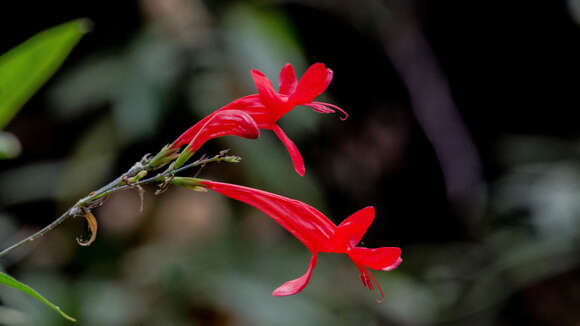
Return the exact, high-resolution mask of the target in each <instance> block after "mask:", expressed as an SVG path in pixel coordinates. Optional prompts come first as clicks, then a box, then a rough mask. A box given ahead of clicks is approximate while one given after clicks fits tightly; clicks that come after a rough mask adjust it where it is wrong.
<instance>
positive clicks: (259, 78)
mask: <svg viewBox="0 0 580 326" xmlns="http://www.w3.org/2000/svg"><path fill="white" fill-rule="evenodd" d="M252 78H253V79H254V83H255V84H256V88H257V89H258V94H260V99H261V100H262V102H264V104H265V105H266V107H268V108H270V109H271V110H273V111H274V112H278V111H284V109H285V105H284V102H283V101H282V99H281V98H280V95H278V93H276V91H275V90H274V86H272V82H271V81H270V80H269V79H268V78H267V77H266V76H265V75H264V74H263V73H262V72H261V71H259V70H256V69H253V70H252Z"/></svg>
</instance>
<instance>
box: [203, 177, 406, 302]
mask: <svg viewBox="0 0 580 326" xmlns="http://www.w3.org/2000/svg"><path fill="white" fill-rule="evenodd" d="M200 184H201V185H203V186H205V187H207V188H209V189H212V190H214V191H216V192H219V193H221V194H222V195H225V196H228V197H231V198H233V199H236V200H239V201H242V202H244V203H246V204H249V205H252V206H254V207H256V208H257V209H259V210H261V211H262V212H264V213H265V214H266V215H268V216H270V217H271V218H272V219H274V220H275V221H276V222H278V224H280V225H281V226H282V227H283V228H285V229H286V230H288V231H289V232H290V233H292V235H294V236H295V237H296V238H297V239H298V240H300V241H301V242H302V243H303V244H304V245H305V246H306V247H307V248H308V249H309V250H310V252H311V253H312V258H311V259H310V265H309V266H308V269H307V271H306V273H305V274H304V275H302V276H301V277H299V278H297V279H295V280H291V281H288V282H286V283H284V284H283V285H282V286H280V287H278V288H277V289H276V290H274V292H272V294H273V295H275V296H286V295H293V294H296V293H299V292H300V291H302V290H303V289H304V288H305V287H306V285H307V284H308V281H309V280H310V275H311V274H312V270H313V269H314V266H316V260H317V257H318V253H319V252H334V253H343V254H346V255H348V256H349V257H350V259H351V260H352V261H353V262H354V263H355V265H356V267H357V268H358V270H359V271H360V278H361V281H362V283H363V285H364V286H365V287H367V288H369V290H372V289H373V288H374V286H373V282H374V283H375V284H376V286H377V288H378V290H379V292H380V294H381V301H382V299H383V298H384V294H383V291H382V289H381V287H380V285H379V284H378V283H377V281H376V280H375V279H374V277H373V276H372V274H371V273H370V271H369V268H371V269H376V270H382V271H390V270H392V269H394V268H396V267H397V266H398V265H399V264H400V263H401V262H402V259H401V249H399V248H396V247H381V248H373V249H370V248H363V247H359V246H357V245H358V243H359V242H360V240H361V239H362V237H363V235H364V234H365V232H366V231H367V229H368V228H369V226H370V225H371V223H372V221H373V219H374V217H375V209H374V208H373V207H365V208H363V209H361V210H359V211H358V212H356V213H354V214H352V215H351V216H350V217H348V218H347V219H346V220H344V221H343V222H342V223H341V224H340V225H338V226H336V225H335V224H334V223H333V222H332V221H331V220H329V219H328V218H327V217H326V216H324V214H322V213H321V212H319V211H318V210H316V209H315V208H314V207H312V206H309V205H307V204H305V203H303V202H300V201H298V200H294V199H291V198H287V197H283V196H280V195H276V194H272V193H269V192H266V191H262V190H258V189H252V188H248V187H243V186H238V185H234V184H228V183H221V182H214V181H209V180H201V181H200Z"/></svg>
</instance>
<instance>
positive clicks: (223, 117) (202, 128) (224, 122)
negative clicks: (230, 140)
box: [171, 110, 260, 153]
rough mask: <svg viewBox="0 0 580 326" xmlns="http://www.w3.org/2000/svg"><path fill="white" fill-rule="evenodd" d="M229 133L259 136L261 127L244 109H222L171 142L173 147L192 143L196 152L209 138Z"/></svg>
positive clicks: (192, 150)
mask: <svg viewBox="0 0 580 326" xmlns="http://www.w3.org/2000/svg"><path fill="white" fill-rule="evenodd" d="M228 135H234V136H239V137H244V138H258V136H259V135H260V129H259V128H258V126H257V125H256V122H255V121H254V119H252V117H251V116H250V115H249V114H248V113H246V112H244V111H239V110H220V111H217V112H214V113H212V114H211V115H209V116H207V117H205V118H204V119H202V120H201V121H199V122H198V123H196V124H195V125H193V126H192V127H191V128H189V129H187V130H186V131H185V132H184V133H183V134H181V136H179V137H178V138H177V139H176V140H175V141H174V142H173V144H171V148H178V147H181V146H183V145H187V144H190V145H189V151H190V152H192V153H194V152H196V151H197V150H198V149H199V148H200V147H201V146H202V145H203V144H205V142H207V141H208V140H210V139H213V138H217V137H222V136H228Z"/></svg>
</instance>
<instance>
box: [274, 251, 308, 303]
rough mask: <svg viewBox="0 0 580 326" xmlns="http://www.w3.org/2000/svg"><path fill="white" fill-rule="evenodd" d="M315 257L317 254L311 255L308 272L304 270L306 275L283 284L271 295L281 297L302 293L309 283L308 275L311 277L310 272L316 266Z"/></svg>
mask: <svg viewBox="0 0 580 326" xmlns="http://www.w3.org/2000/svg"><path fill="white" fill-rule="evenodd" d="M317 256H318V254H317V253H316V252H314V253H313V254H312V258H311V259H310V265H308V270H306V274H304V275H302V276H300V277H299V278H297V279H295V280H292V281H288V282H286V283H284V284H283V285H281V286H280V287H278V288H277V289H276V290H274V291H273V292H272V295H274V296H277V297H283V296H287V295H293V294H296V293H299V292H300V291H302V290H303V289H304V288H305V287H306V285H307V284H308V281H310V275H312V270H314V266H316V258H317Z"/></svg>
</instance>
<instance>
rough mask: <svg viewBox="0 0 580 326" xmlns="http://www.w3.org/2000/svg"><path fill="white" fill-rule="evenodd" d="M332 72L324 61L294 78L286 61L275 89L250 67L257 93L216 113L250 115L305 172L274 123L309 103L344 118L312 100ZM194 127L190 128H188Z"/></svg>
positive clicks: (291, 145) (294, 149)
mask: <svg viewBox="0 0 580 326" xmlns="http://www.w3.org/2000/svg"><path fill="white" fill-rule="evenodd" d="M332 75H333V73H332V70H330V69H328V68H326V66H324V64H322V63H315V64H313V65H312V66H310V68H308V70H307V71H306V72H305V73H304V75H303V76H302V78H301V79H300V81H297V79H296V74H295V73H294V68H293V67H292V65H291V64H289V63H287V64H286V65H284V67H283V68H282V71H281V72H280V80H279V83H280V91H279V92H276V91H275V90H274V87H273V86H272V83H271V82H270V80H268V78H266V76H264V74H263V73H261V72H260V71H258V70H252V77H253V79H254V83H255V84H256V88H257V89H258V94H253V95H248V96H244V97H242V98H239V99H237V100H235V101H233V102H231V103H230V104H228V105H226V106H224V107H222V108H220V109H219V110H217V111H216V112H220V111H223V110H240V111H244V112H247V113H248V114H250V115H251V116H252V118H253V119H254V121H256V124H257V125H258V127H260V128H262V129H271V130H273V131H274V133H276V135H277V136H278V138H280V140H281V141H282V143H284V145H285V146H286V148H287V149H288V152H289V153H290V157H291V158H292V162H293V164H294V169H295V170H296V172H298V174H300V175H304V172H305V168H304V160H303V159H302V155H301V154H300V152H299V151H298V148H297V147H296V145H295V144H294V142H293V141H292V140H291V139H290V138H288V136H287V135H286V134H285V133H284V131H283V130H282V128H280V126H279V125H278V124H277V122H278V120H279V119H280V118H281V117H282V116H283V115H284V114H286V113H288V112H290V111H291V110H292V109H293V108H294V107H295V106H297V105H305V106H309V107H311V108H312V109H313V110H314V111H316V112H320V113H334V112H336V111H335V109H336V110H339V111H340V112H342V113H343V114H344V118H341V119H342V120H344V119H346V118H347V117H348V114H347V113H346V112H345V111H344V110H342V109H341V108H339V107H338V106H336V105H333V104H328V103H322V102H313V100H314V98H316V97H317V96H318V95H320V94H321V93H322V92H324V91H325V90H326V88H327V87H328V85H329V84H330V81H331V80H332ZM213 114H215V113H213ZM211 116H212V115H209V116H207V117H205V118H204V119H203V120H201V121H200V123H203V121H206V120H208V119H210V118H211ZM198 124H199V123H198ZM194 127H195V126H194ZM194 127H192V128H190V130H191V129H193V128H194ZM190 130H188V131H186V133H185V134H187V135H191V134H195V131H191V132H190ZM185 134H184V135H185ZM184 135H182V136H181V137H180V138H182V137H184V139H186V138H187V137H185V136H184ZM178 140H180V139H178ZM185 143H187V142H185V141H181V140H180V141H179V142H178V141H175V142H174V143H173V145H172V147H173V148H176V147H179V146H181V145H183V144H185Z"/></svg>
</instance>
